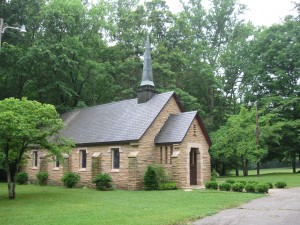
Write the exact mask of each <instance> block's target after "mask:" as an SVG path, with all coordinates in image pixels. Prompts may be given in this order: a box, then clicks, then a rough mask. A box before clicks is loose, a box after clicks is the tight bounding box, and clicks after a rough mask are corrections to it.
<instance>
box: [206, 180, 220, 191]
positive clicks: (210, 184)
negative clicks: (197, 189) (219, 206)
mask: <svg viewBox="0 0 300 225" xmlns="http://www.w3.org/2000/svg"><path fill="white" fill-rule="evenodd" d="M205 188H206V189H213V190H218V183H217V182H216V181H207V182H206V183H205Z"/></svg>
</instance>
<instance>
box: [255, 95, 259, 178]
mask: <svg viewBox="0 0 300 225" xmlns="http://www.w3.org/2000/svg"><path fill="white" fill-rule="evenodd" d="M255 105H256V113H255V117H256V128H255V137H256V148H259V125H258V106H257V105H258V104H257V100H256V102H255ZM259 167H260V162H259V161H257V163H256V174H257V176H259V169H260V168H259Z"/></svg>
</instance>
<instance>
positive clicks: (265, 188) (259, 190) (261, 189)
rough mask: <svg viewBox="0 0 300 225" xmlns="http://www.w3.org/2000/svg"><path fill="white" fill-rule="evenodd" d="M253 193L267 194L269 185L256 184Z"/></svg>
mask: <svg viewBox="0 0 300 225" xmlns="http://www.w3.org/2000/svg"><path fill="white" fill-rule="evenodd" d="M255 191H256V192H257V193H268V191H269V185H268V184H258V185H256V187H255Z"/></svg>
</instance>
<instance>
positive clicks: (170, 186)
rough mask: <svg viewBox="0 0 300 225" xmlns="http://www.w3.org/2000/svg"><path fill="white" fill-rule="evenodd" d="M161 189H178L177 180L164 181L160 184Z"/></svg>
mask: <svg viewBox="0 0 300 225" xmlns="http://www.w3.org/2000/svg"><path fill="white" fill-rule="evenodd" d="M158 187H159V190H176V189H177V184H176V182H163V183H160V184H159V185H158Z"/></svg>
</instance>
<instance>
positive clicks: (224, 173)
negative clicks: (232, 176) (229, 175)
mask: <svg viewBox="0 0 300 225" xmlns="http://www.w3.org/2000/svg"><path fill="white" fill-rule="evenodd" d="M221 175H222V176H226V166H225V163H222V173H221Z"/></svg>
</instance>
